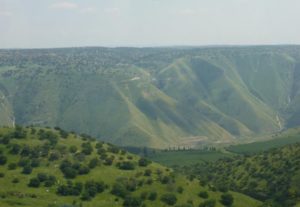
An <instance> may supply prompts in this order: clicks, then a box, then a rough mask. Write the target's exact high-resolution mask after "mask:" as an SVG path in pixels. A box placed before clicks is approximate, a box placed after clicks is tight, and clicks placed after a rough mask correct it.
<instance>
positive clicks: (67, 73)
mask: <svg viewBox="0 0 300 207" xmlns="http://www.w3.org/2000/svg"><path fill="white" fill-rule="evenodd" d="M299 63H300V47H299V46H276V47H271V46H269V47H268V46H266V47H224V48H222V47H221V48H140V49H138V48H65V49H43V50H1V51H0V115H1V116H0V117H1V118H0V124H1V125H9V126H12V125H13V123H14V121H15V122H16V123H17V124H21V125H39V126H52V127H53V126H60V127H62V128H64V129H68V130H73V131H76V132H80V133H87V134H91V135H93V136H95V137H97V138H100V139H103V140H106V141H109V142H112V143H115V144H118V145H124V146H126V145H127V146H128V145H134V146H150V147H156V148H166V147H169V146H178V145H180V146H182V145H186V146H197V145H199V144H201V143H228V142H234V141H236V140H237V139H241V140H243V139H246V138H249V139H251V137H253V136H257V135H262V134H269V133H274V132H276V131H280V130H282V129H284V128H285V127H291V126H297V125H299V124H300V122H299V118H298V117H299V116H298V114H299V113H300V108H299V105H300V104H299V101H300V85H299V81H300V75H299V74H300V72H299V71H300V67H299V65H300V64H299Z"/></svg>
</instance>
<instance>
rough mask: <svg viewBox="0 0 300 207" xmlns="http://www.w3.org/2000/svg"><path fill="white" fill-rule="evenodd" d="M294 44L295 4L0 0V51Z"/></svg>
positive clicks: (298, 31) (297, 32)
mask: <svg viewBox="0 0 300 207" xmlns="http://www.w3.org/2000/svg"><path fill="white" fill-rule="evenodd" d="M220 44H222V45H223V44H238V45H241V44H243V45H244V44H246V45H248V44H300V0H68V1H65V0H0V48H40V47H75V46H175V45H193V46H200V45H220Z"/></svg>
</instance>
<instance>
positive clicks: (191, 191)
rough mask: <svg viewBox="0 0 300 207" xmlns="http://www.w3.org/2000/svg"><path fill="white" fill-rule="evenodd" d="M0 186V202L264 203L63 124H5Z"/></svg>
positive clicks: (72, 206) (0, 138)
mask: <svg viewBox="0 0 300 207" xmlns="http://www.w3.org/2000/svg"><path fill="white" fill-rule="evenodd" d="M0 186H1V188H0V197H1V199H0V206H1V207H10V206H24V207H26V206H28V207H29V206H30V207H31V206H41V207H43V206H45V207H62V206H69V207H79V206H80V207H81V206H83V207H92V206H93V207H94V206H99V207H101V206H103V207H107V206H111V207H114V206H116V207H118V206H126V207H138V206H144V207H145V206H148V207H151V206H178V207H179V206H180V207H193V206H200V205H201V206H202V207H205V206H208V205H209V206H217V207H221V206H223V205H222V204H221V200H223V201H222V202H225V203H226V201H224V199H225V200H226V198H227V199H228V198H229V200H232V198H233V206H236V207H238V206H241V204H243V206H245V207H247V206H248V207H255V206H259V204H260V202H258V201H256V200H254V199H252V198H250V197H248V196H245V195H243V194H240V193H235V192H230V194H225V195H224V193H222V192H218V191H215V190H214V191H212V190H211V189H209V188H208V187H203V186H201V185H200V184H199V181H198V180H196V179H187V178H185V177H184V176H183V175H179V174H176V173H175V172H174V171H173V170H172V169H169V168H167V167H164V166H161V165H159V164H156V163H153V162H151V161H149V160H147V159H145V158H142V157H138V156H136V155H133V154H131V153H128V152H126V151H124V150H123V149H120V148H118V147H116V146H114V145H111V144H108V143H104V142H99V141H96V140H95V139H94V138H91V137H90V136H88V135H77V134H75V133H68V132H66V131H64V130H62V129H60V128H56V129H50V128H34V127H26V128H22V127H19V126H17V127H16V128H1V129H0ZM4 186H5V187H4ZM200 192H202V194H205V196H202V197H201V196H199V195H198V194H199V193H200ZM222 198H223V199H222ZM244 204H245V205H244Z"/></svg>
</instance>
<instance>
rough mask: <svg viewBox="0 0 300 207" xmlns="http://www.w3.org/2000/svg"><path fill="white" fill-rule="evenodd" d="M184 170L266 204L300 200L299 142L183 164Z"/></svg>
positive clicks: (282, 203) (218, 187)
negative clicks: (187, 164)
mask: <svg viewBox="0 0 300 207" xmlns="http://www.w3.org/2000/svg"><path fill="white" fill-rule="evenodd" d="M181 170H182V171H183V172H184V173H185V174H189V175H190V176H196V177H199V178H200V180H201V182H202V183H203V184H204V185H205V184H208V185H209V186H211V187H212V188H216V189H218V190H221V191H226V190H227V189H230V190H234V191H238V192H241V193H244V194H246V195H249V196H252V197H254V198H256V199H258V200H262V201H264V205H263V206H272V207H273V206H274V207H277V206H278V207H279V206H286V207H289V206H291V207H292V206H296V205H299V204H300V185H299V184H300V180H299V179H300V144H299V143H296V144H291V145H287V146H284V147H281V148H275V149H271V150H268V151H264V152H261V153H257V154H254V155H244V156H237V157H232V158H224V159H222V160H219V161H216V162H210V163H202V164H198V165H194V166H190V167H186V168H181Z"/></svg>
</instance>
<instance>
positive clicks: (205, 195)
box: [198, 191, 208, 199]
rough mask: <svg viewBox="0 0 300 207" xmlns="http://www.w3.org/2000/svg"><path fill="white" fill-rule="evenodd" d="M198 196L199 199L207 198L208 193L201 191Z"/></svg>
mask: <svg viewBox="0 0 300 207" xmlns="http://www.w3.org/2000/svg"><path fill="white" fill-rule="evenodd" d="M198 195H199V197H201V198H205V199H206V198H208V193H207V192H206V191H201V192H200V193H199V194H198Z"/></svg>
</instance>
